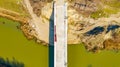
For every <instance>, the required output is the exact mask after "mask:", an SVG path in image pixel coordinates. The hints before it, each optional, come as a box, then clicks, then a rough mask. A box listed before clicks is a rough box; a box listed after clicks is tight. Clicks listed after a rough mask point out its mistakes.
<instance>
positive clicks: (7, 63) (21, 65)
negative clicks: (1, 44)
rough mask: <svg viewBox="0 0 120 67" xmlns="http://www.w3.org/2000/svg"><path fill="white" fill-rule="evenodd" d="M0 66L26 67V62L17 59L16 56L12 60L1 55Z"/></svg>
mask: <svg viewBox="0 0 120 67" xmlns="http://www.w3.org/2000/svg"><path fill="white" fill-rule="evenodd" d="M0 67H24V63H22V62H19V61H17V60H16V59H15V58H13V60H12V61H10V60H9V59H8V58H6V59H4V58H2V57H0Z"/></svg>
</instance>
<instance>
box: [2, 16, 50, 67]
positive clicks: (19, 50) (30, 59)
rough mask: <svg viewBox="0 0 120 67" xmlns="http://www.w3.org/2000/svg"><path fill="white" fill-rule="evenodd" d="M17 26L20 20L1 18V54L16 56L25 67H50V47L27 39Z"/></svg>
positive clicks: (4, 56) (10, 56)
mask: <svg viewBox="0 0 120 67" xmlns="http://www.w3.org/2000/svg"><path fill="white" fill-rule="evenodd" d="M16 26H19V23H18V22H14V21H11V20H8V19H5V18H0V56H1V57H3V58H9V59H11V60H12V58H13V57H14V58H15V59H16V60H18V61H21V62H23V63H24V64H25V67H48V47H47V46H43V45H41V44H37V43H35V42H34V41H29V40H27V39H26V37H25V36H24V35H23V33H22V32H21V30H19V29H17V27H16Z"/></svg>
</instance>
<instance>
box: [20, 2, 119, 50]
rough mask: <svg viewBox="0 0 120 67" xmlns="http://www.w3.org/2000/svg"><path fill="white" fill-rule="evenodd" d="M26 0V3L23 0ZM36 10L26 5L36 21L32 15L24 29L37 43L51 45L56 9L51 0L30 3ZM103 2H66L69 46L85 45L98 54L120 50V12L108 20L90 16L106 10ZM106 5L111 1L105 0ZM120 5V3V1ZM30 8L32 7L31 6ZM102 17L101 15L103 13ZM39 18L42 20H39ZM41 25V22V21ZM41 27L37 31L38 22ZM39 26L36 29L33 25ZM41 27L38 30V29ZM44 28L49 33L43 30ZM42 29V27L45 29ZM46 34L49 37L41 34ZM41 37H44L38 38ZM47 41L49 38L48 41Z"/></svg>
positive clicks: (22, 26) (28, 36)
mask: <svg viewBox="0 0 120 67" xmlns="http://www.w3.org/2000/svg"><path fill="white" fill-rule="evenodd" d="M24 1H27V0H24ZM29 1H30V5H31V7H32V8H33V10H29V9H28V8H27V5H26V4H27V3H26V4H25V3H23V6H24V8H25V9H27V10H28V13H30V11H33V12H34V14H35V15H34V14H33V16H35V17H36V18H37V19H35V18H33V17H32V15H31V17H29V19H28V18H27V20H26V21H25V23H22V25H21V29H22V31H23V32H24V34H25V36H26V37H27V38H28V39H36V41H37V42H38V43H44V44H45V45H46V44H48V43H49V42H48V39H49V32H48V31H49V30H48V29H49V22H50V21H53V18H50V17H51V14H52V9H53V1H52V0H29ZM101 1H102V0H74V1H73V0H67V1H66V2H67V3H68V9H67V10H68V17H67V19H68V44H80V43H83V44H84V45H85V48H86V49H87V50H88V51H92V52H98V51H100V50H104V49H107V50H119V49H120V12H117V13H116V14H111V15H110V16H109V17H99V18H92V17H90V15H91V14H92V13H94V12H96V11H98V10H99V7H100V6H101V7H104V5H103V4H102V2H101ZM105 1H106V2H109V1H112V0H105ZM118 2H120V1H118ZM28 5H29V4H28ZM100 15H101V14H100ZM39 18H40V20H38V19H39ZM36 20H38V21H40V22H38V21H36ZM36 22H38V24H39V25H42V26H41V27H40V28H39V29H40V30H39V29H37V28H35V26H36V25H37V23H36ZM33 23H34V24H36V25H35V26H34V24H33ZM39 25H38V27H39ZM43 25H44V27H45V29H46V30H44V29H43V28H44V27H43ZM42 27H43V28H42ZM37 30H39V31H43V32H46V31H47V32H46V33H47V34H44V33H42V34H41V33H40V32H38V31H37ZM39 34H41V35H40V36H39ZM42 35H43V36H42ZM45 38H46V39H45Z"/></svg>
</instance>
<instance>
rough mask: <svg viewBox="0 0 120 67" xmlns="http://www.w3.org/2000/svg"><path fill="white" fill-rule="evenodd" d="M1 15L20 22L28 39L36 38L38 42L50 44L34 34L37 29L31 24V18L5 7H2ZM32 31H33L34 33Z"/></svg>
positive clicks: (0, 9)
mask: <svg viewBox="0 0 120 67" xmlns="http://www.w3.org/2000/svg"><path fill="white" fill-rule="evenodd" d="M0 17H3V18H7V19H10V20H13V21H17V22H19V23H20V24H21V25H20V29H21V31H22V32H23V34H24V35H25V37H26V38H27V39H28V40H35V41H36V42H37V43H42V44H43V45H48V43H46V42H44V41H42V40H39V39H37V36H35V35H34V34H35V31H34V28H32V27H31V26H30V24H29V20H30V19H29V18H27V17H21V16H20V14H19V13H17V12H14V11H10V10H7V9H3V8H0ZM30 31H32V33H31V32H30ZM33 32H34V33H33Z"/></svg>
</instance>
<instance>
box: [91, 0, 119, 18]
mask: <svg viewBox="0 0 120 67" xmlns="http://www.w3.org/2000/svg"><path fill="white" fill-rule="evenodd" d="M101 3H102V4H103V6H102V7H100V8H99V9H98V10H97V11H96V12H94V13H92V14H91V17H92V18H100V17H109V16H110V15H111V14H116V13H118V12H120V9H119V8H120V1H118V0H110V1H106V0H101Z"/></svg>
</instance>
